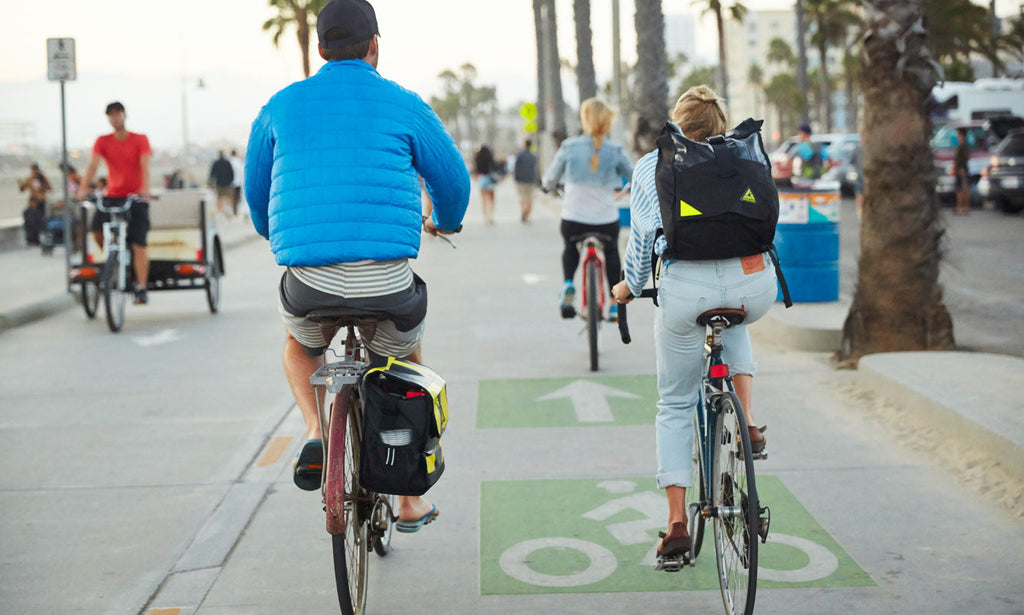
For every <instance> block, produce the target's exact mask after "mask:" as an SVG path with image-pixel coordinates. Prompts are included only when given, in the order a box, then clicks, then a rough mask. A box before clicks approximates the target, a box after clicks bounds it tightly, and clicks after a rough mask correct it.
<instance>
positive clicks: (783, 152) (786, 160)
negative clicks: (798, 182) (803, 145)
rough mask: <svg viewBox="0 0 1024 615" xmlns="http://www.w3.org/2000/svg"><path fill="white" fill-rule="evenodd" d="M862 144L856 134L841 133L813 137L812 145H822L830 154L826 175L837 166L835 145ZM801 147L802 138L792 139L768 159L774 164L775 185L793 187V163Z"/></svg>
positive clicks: (826, 164) (787, 140) (825, 169)
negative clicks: (833, 149) (833, 152)
mask: <svg viewBox="0 0 1024 615" xmlns="http://www.w3.org/2000/svg"><path fill="white" fill-rule="evenodd" d="M851 140H852V141H855V142H860V137H859V136H858V135H856V134H841V133H826V134H820V135H811V143H815V144H821V146H822V147H824V148H825V151H826V153H828V156H829V160H827V161H825V166H824V168H823V169H822V170H821V172H822V175H824V174H825V173H826V172H828V170H829V169H830V168H832V167H833V166H835V165H836V163H837V160H835V159H833V158H832V153H831V152H832V149H831V146H832V144H833V143H838V142H844V143H845V142H849V141H851ZM799 146H800V137H798V136H797V137H790V138H788V139H786V140H785V141H783V142H782V144H781V145H779V147H777V148H775V150H774V151H773V152H772V153H771V155H770V156H769V157H768V159H769V160H770V161H771V163H772V179H774V180H775V184H776V185H778V186H791V185H792V184H793V181H792V180H793V171H794V169H793V166H794V165H793V162H794V160H795V159H796V152H797V148H798V147H799Z"/></svg>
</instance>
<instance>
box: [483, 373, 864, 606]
mask: <svg viewBox="0 0 1024 615" xmlns="http://www.w3.org/2000/svg"><path fill="white" fill-rule="evenodd" d="M478 402H479V403H478V406H477V407H478V412H477V427H478V428H484V429H489V428H505V427H518V428H529V427H536V428H546V427H579V426H587V425H606V426H607V425H651V426H652V427H653V424H654V416H655V403H656V402H657V390H656V380H655V377H654V376H653V375H633V376H622V375H615V376H605V375H602V376H588V377H585V378H538V379H505V380H482V381H480V383H479V388H478ZM595 454H597V453H595ZM756 480H757V488H758V492H759V495H760V499H761V503H762V505H768V506H769V507H770V508H771V528H770V533H769V537H768V542H767V543H764V544H761V545H759V546H760V549H759V560H760V561H759V571H758V587H759V588H764V589H768V588H778V587H790V588H792V587H854V586H872V585H875V583H874V581H873V580H872V579H871V577H870V576H869V575H868V574H867V573H866V572H865V571H864V570H863V569H861V567H860V566H859V565H857V563H856V562H855V561H854V560H853V559H852V558H851V557H850V556H849V555H848V554H847V553H846V551H845V550H844V549H843V548H842V547H841V546H840V545H839V543H838V542H837V541H836V540H835V539H834V538H832V536H831V535H829V533H828V532H827V531H826V530H825V529H824V528H823V527H822V526H821V525H820V524H819V523H818V522H817V521H816V520H815V519H814V517H813V516H811V514H810V513H809V512H808V511H807V510H806V509H805V508H804V507H803V506H802V505H801V504H800V502H799V500H797V498H796V497H795V496H794V495H793V494H792V493H791V492H790V491H789V489H787V488H786V486H785V484H784V483H783V482H782V480H781V479H780V478H778V477H776V476H771V475H763V474H758V475H757V477H756ZM667 508H668V505H667V503H666V501H665V495H664V491H663V490H660V489H658V488H657V487H656V485H655V483H654V478H653V476H646V477H608V478H602V479H595V478H587V479H579V480H577V479H557V480H522V481H516V480H511V481H485V482H483V483H481V488H480V550H481V553H480V590H481V593H482V594H484V595H502V594H541V593H591V592H640V591H679V590H712V589H717V588H718V577H717V574H718V573H717V566H716V562H715V547H714V534H713V529H712V524H711V523H710V522H709V523H707V524H706V526H705V535H704V542H703V547H702V549H701V554H700V556H699V557H698V559H697V565H696V566H695V567H692V568H686V569H684V570H683V571H680V572H675V573H666V572H660V571H656V570H654V564H655V561H654V559H655V549H656V546H657V543H658V531H659V530H663V529H664V525H665V514H666V511H667Z"/></svg>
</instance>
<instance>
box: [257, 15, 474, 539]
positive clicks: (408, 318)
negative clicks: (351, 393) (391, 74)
mask: <svg viewBox="0 0 1024 615" xmlns="http://www.w3.org/2000/svg"><path fill="white" fill-rule="evenodd" d="M317 36H318V40H319V46H318V49H319V51H320V56H321V57H322V58H323V59H324V60H326V61H327V63H326V64H325V65H324V66H323V67H321V68H320V70H319V71H317V73H316V74H315V75H313V76H312V77H309V78H308V79H305V80H303V81H298V82H296V83H293V84H292V85H290V86H288V87H286V88H284V89H283V90H281V91H279V92H278V93H277V94H275V95H274V96H273V97H272V98H271V99H270V101H269V102H268V103H267V104H266V105H265V106H264V107H263V108H262V109H261V110H260V112H259V115H258V116H257V117H256V120H255V121H254V122H253V124H252V130H251V132H250V135H249V145H248V148H247V149H246V161H245V194H246V200H247V201H248V203H249V212H250V216H251V219H252V222H253V225H254V226H255V228H256V231H257V232H258V233H259V234H260V235H262V236H263V237H266V238H268V239H269V240H270V247H271V250H272V251H273V253H274V258H275V260H276V261H277V264H279V265H282V266H284V267H286V269H285V271H284V273H283V275H282V277H281V282H280V284H279V286H278V292H279V312H280V314H281V317H282V319H283V320H284V325H285V329H286V332H287V333H286V336H285V344H284V370H285V375H286V377H287V379H288V383H289V385H290V386H291V390H292V393H293V394H294V395H295V401H296V403H297V404H298V406H299V410H300V411H301V413H302V418H303V419H304V420H305V423H306V437H307V442H306V444H305V445H303V447H302V450H301V451H300V454H299V456H298V457H297V459H296V463H295V473H294V476H293V479H294V481H295V483H296V485H297V486H299V487H300V488H302V489H306V490H311V491H312V490H319V489H320V477H319V476H317V471H316V469H315V468H313V467H311V466H312V465H315V464H318V463H320V460H321V459H322V451H323V442H322V439H321V435H322V434H321V432H320V424H319V420H318V418H317V404H316V397H315V394H314V391H313V387H312V385H311V384H310V383H309V379H310V376H311V375H312V374H313V372H315V371H316V369H317V368H318V367H320V365H322V364H323V354H324V352H325V351H326V349H327V347H328V346H329V344H330V342H331V339H332V338H333V336H334V332H333V331H327V332H325V331H323V330H322V329H321V327H320V325H319V324H318V323H315V322H310V321H309V320H307V318H306V315H307V314H308V313H309V312H310V311H311V310H314V309H318V308H325V307H347V308H355V309H359V310H361V311H367V312H380V313H384V314H387V316H388V317H389V319H388V320H384V321H382V322H380V323H378V324H377V325H376V327H375V328H374V329H371V328H369V327H362V328H361V330H360V333H361V335H362V336H363V340H364V342H365V343H366V346H367V349H368V350H369V352H370V353H371V357H376V358H379V357H386V356H395V357H405V358H407V359H408V360H410V361H413V362H416V363H420V362H421V361H422V358H421V357H422V355H421V349H420V342H421V340H422V338H423V332H424V323H425V317H426V311H427V286H426V283H425V282H424V281H423V280H422V279H420V278H419V276H417V275H416V274H415V273H414V272H413V270H412V267H411V266H410V264H409V259H413V258H416V257H417V255H418V254H419V247H420V234H421V231H426V232H427V233H430V234H433V235H436V234H438V233H451V232H454V231H455V230H456V229H458V227H459V226H460V225H461V223H462V218H463V216H464V215H465V213H466V207H467V205H468V204H469V190H470V186H469V174H468V173H467V171H466V165H465V163H464V161H463V159H462V155H461V154H460V152H459V150H458V148H457V147H456V146H455V142H454V141H453V140H452V138H451V136H450V135H449V134H448V133H447V132H446V131H445V129H444V126H443V124H442V123H441V120H440V119H439V118H438V117H437V114H436V113H434V111H433V110H432V109H431V108H430V106H429V105H428V104H427V103H425V102H423V100H422V99H421V98H420V97H419V96H417V95H416V94H415V93H413V92H411V91H409V90H407V89H405V88H402V87H401V86H399V85H398V84H396V83H394V82H393V81H388V80H387V79H385V78H384V77H382V76H381V75H380V73H378V72H377V63H378V60H379V58H380V48H379V40H380V39H379V35H378V29H377V17H376V14H375V13H374V10H373V7H372V6H371V5H370V4H369V3H368V2H366V1H365V0H332V1H331V2H329V3H328V4H327V5H326V6H325V7H324V8H323V10H321V11H320V14H319V15H318V16H317ZM417 174H418V175H420V176H422V177H423V180H424V184H425V186H426V189H427V192H428V193H429V194H430V198H431V201H432V202H433V212H432V214H431V216H430V217H424V216H423V214H422V210H421V200H420V184H419V180H418V178H417ZM314 460H315V461H314ZM396 514H397V515H398V517H399V524H398V528H399V530H401V531H406V532H412V531H416V530H418V529H419V528H420V527H421V526H423V525H425V524H426V523H428V522H430V521H432V520H433V519H434V518H435V517H436V516H437V508H436V507H435V506H433V505H432V504H431V503H430V502H428V501H427V500H425V499H424V498H422V497H411V496H410V497H405V496H400V497H399V498H398V510H397V511H396ZM403 528H404V529H403Z"/></svg>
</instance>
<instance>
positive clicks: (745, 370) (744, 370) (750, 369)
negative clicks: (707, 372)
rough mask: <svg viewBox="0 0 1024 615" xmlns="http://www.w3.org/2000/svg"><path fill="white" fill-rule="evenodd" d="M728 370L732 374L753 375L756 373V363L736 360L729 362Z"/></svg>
mask: <svg viewBox="0 0 1024 615" xmlns="http://www.w3.org/2000/svg"><path fill="white" fill-rule="evenodd" d="M729 371H730V372H732V374H733V375H736V374H744V375H747V376H754V375H756V374H757V363H754V362H753V361H751V362H750V363H740V362H738V361H737V362H735V363H730V364H729Z"/></svg>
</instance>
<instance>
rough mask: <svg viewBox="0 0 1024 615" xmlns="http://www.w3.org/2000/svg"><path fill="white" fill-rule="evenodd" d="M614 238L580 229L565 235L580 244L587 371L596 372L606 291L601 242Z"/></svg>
mask: <svg viewBox="0 0 1024 615" xmlns="http://www.w3.org/2000/svg"><path fill="white" fill-rule="evenodd" d="M615 240H616V239H615V238H614V237H611V236H608V235H604V234H602V233H594V232H587V233H582V234H580V235H576V236H573V237H570V238H569V241H572V242H575V243H576V244H577V245H579V246H580V251H581V252H582V255H583V258H582V263H581V264H582V267H581V269H582V275H583V280H582V288H583V301H582V303H581V309H580V312H579V315H580V316H581V317H582V318H583V320H585V321H586V323H587V327H586V331H587V343H588V345H589V347H590V371H592V372H596V371H597V367H598V351H597V337H598V330H599V329H600V327H601V321H602V320H603V319H604V316H603V315H604V308H605V302H606V301H607V300H608V297H607V295H608V293H607V292H605V290H604V288H605V279H604V246H605V245H607V244H609V243H610V242H614V241H615ZM567 307H568V308H569V309H571V310H572V311H573V312H575V308H573V307H572V306H567ZM563 309H564V308H563ZM572 315H576V314H572Z"/></svg>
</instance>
